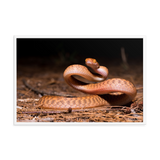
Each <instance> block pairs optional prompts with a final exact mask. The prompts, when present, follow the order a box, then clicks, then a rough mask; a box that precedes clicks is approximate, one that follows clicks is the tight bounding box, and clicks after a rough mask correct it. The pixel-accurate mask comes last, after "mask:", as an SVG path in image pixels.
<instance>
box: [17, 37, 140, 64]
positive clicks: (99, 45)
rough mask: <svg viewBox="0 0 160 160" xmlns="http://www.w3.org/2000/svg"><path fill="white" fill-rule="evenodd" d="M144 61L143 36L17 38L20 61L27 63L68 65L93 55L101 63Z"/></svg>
mask: <svg viewBox="0 0 160 160" xmlns="http://www.w3.org/2000/svg"><path fill="white" fill-rule="evenodd" d="M121 47H124V49H125V53H126V57H127V62H128V63H141V64H142V63H143V38H127V39H126V38H121V39H120V38H116V39H115V38H108V39H106V38H98V39H97V38H95V39H93V38H92V39H91V38H88V39H86V38H85V39H84V38H64V39H62V38H17V62H18V64H28V65H32V64H34V65H42V64H43V65H53V66H67V65H70V64H74V63H83V64H84V59H85V58H88V57H91V58H95V59H97V61H98V62H100V63H101V64H102V65H105V66H107V65H112V64H114V65H115V64H117V63H121V62H122V57H121Z"/></svg>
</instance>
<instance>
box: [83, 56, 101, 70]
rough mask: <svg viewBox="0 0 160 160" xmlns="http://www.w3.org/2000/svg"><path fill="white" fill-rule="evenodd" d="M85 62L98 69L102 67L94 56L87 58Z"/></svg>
mask: <svg viewBox="0 0 160 160" xmlns="http://www.w3.org/2000/svg"><path fill="white" fill-rule="evenodd" d="M85 63H86V65H87V66H88V67H91V68H92V69H98V68H99V67H100V65H99V63H98V62H97V61H96V59H93V58H86V59H85Z"/></svg>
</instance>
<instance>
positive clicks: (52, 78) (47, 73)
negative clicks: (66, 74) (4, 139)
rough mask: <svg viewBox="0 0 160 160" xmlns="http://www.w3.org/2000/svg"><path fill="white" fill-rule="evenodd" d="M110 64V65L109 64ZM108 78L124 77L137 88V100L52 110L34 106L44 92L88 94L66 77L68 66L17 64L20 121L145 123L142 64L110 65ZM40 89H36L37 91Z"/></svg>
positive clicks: (63, 94) (46, 93)
mask: <svg viewBox="0 0 160 160" xmlns="http://www.w3.org/2000/svg"><path fill="white" fill-rule="evenodd" d="M107 65H108V66H107ZM107 65H106V67H108V69H109V76H108V78H123V79H127V80H129V81H131V82H132V83H133V84H134V85H135V87H136V88H137V95H136V97H135V99H134V100H133V101H132V102H131V103H130V104H129V105H126V106H101V107H96V108H92V109H85V110H73V111H71V112H70V111H65V110H64V111H63V110H62V111H53V110H49V109H41V108H35V107H34V105H35V104H37V101H38V100H39V98H40V97H41V96H42V95H60V96H67V95H69V96H76V97H78V96H86V95H87V94H84V93H81V92H80V91H77V90H74V89H73V88H71V87H70V86H68V85H67V84H66V83H65V81H64V79H63V71H64V69H65V67H66V66H53V65H45V64H41V65H36V64H35V65H28V64H25V63H21V64H18V66H17V106H16V121H17V122H52V123H54V122H106V123H107V122H143V65H142V64H141V63H138V62H137V63H136V64H135V63H133V64H132V63H131V64H130V65H128V66H127V67H126V66H124V65H123V64H117V65H113V64H107ZM36 91H37V92H36Z"/></svg>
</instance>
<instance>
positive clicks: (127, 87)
mask: <svg viewBox="0 0 160 160" xmlns="http://www.w3.org/2000/svg"><path fill="white" fill-rule="evenodd" d="M86 65H87V66H89V67H91V68H92V70H93V71H94V72H96V73H98V75H95V74H93V73H91V72H90V71H89V70H88V69H87V68H86V67H85V66H82V65H70V66H69V67H67V68H66V70H65V71H64V74H63V76H64V79H65V81H66V82H67V84H68V85H70V86H71V87H73V88H74V89H77V90H79V91H81V92H84V93H88V94H90V95H89V96H84V97H76V98H68V97H60V96H43V97H41V98H40V99H39V101H38V106H40V107H41V108H45V109H55V110H56V109H57V110H61V109H68V108H72V109H83V108H84V109H85V108H93V107H98V106H103V105H124V104H127V103H129V102H131V101H132V100H133V99H134V98H135V96H136V93H137V91H136V88H135V86H134V85H133V84H132V83H131V82H130V81H128V80H125V79H121V78H113V79H108V80H105V79H106V78H107V76H108V69H107V68H106V67H104V66H99V64H98V62H97V61H96V60H95V59H92V58H87V59H86ZM74 75H77V76H80V77H83V78H85V79H87V80H89V81H92V82H99V83H90V84H86V83H84V82H82V81H80V80H78V79H76V78H75V77H74ZM97 94H98V95H97Z"/></svg>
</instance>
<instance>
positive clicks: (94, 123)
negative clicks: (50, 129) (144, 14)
mask: <svg viewBox="0 0 160 160" xmlns="http://www.w3.org/2000/svg"><path fill="white" fill-rule="evenodd" d="M13 38H14V41H13V42H14V45H13V50H14V56H13V65H14V66H13V69H14V71H13V73H14V77H13V83H14V85H13V86H14V88H13V90H14V94H13V95H14V97H13V104H14V109H13V112H14V115H13V124H14V125H16V126H23V125H28V126H32V125H38V126H39V125H43V126H44V125H45V126H46V125H47V126H48V125H49V126H50V125H60V126H65V125H72V126H75V125H79V126H84V125H87V126H92V125H96V126H104V125H131V124H134V125H140V124H141V125H145V124H146V103H145V97H146V93H145V92H146V89H145V88H146V84H145V80H144V79H145V77H146V74H145V68H146V64H145V61H146V56H145V55H146V36H144V35H143V36H140V35H137V36H135V35H132V36H124V35H122V36H115V35H112V36H111V35H108V36H105V35H100V36H97V35H77V36H75V35H54V36H51V35H48V36H44V35H41V36H40V35H35V36H33V35H23V36H22V35H15V36H14V37H13ZM17 38H143V87H144V88H143V122H92V123H90V122H17V113H16V106H17V92H16V91H17V54H16V53H17V50H16V49H17V48H16V45H17V43H16V39H17Z"/></svg>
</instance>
